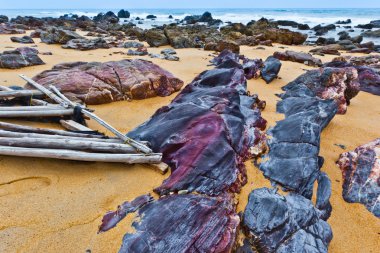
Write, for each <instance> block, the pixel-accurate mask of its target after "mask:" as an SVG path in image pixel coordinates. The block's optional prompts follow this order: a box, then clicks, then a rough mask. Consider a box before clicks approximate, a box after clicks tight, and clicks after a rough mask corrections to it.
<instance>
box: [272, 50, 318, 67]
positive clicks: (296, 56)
mask: <svg viewBox="0 0 380 253" xmlns="http://www.w3.org/2000/svg"><path fill="white" fill-rule="evenodd" d="M273 56H274V57H275V58H277V59H279V60H281V61H293V62H299V63H303V64H305V65H308V66H322V61H321V60H320V59H318V58H315V57H313V56H312V55H311V54H308V53H302V52H295V51H289V50H287V51H285V52H274V53H273Z"/></svg>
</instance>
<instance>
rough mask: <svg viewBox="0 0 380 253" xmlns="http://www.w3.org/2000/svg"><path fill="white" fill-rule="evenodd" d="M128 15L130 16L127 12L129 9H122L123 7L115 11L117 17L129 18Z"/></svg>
mask: <svg viewBox="0 0 380 253" xmlns="http://www.w3.org/2000/svg"><path fill="white" fill-rule="evenodd" d="M130 16H131V14H130V13H129V11H127V10H124V9H121V10H120V11H119V12H118V13H117V17H118V18H129V17H130Z"/></svg>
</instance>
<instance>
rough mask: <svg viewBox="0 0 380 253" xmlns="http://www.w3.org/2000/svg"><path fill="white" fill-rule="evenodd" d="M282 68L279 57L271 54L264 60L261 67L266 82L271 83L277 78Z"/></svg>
mask: <svg viewBox="0 0 380 253" xmlns="http://www.w3.org/2000/svg"><path fill="white" fill-rule="evenodd" d="M280 69H281V62H280V61H279V60H278V59H277V58H275V57H273V56H269V57H268V58H267V59H266V60H265V61H264V67H263V68H262V69H261V77H262V78H263V79H264V81H265V82H266V83H270V82H272V81H273V80H274V79H275V78H277V75H278V73H279V72H280Z"/></svg>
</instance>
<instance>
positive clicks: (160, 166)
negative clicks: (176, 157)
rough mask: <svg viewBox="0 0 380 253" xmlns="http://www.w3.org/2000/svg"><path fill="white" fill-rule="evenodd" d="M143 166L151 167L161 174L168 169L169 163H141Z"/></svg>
mask: <svg viewBox="0 0 380 253" xmlns="http://www.w3.org/2000/svg"><path fill="white" fill-rule="evenodd" d="M141 165H143V166H144V167H148V168H152V169H154V170H156V171H158V172H160V173H161V174H162V175H165V174H166V172H168V170H169V165H167V164H166V163H163V162H160V163H149V164H144V163H142V164H141Z"/></svg>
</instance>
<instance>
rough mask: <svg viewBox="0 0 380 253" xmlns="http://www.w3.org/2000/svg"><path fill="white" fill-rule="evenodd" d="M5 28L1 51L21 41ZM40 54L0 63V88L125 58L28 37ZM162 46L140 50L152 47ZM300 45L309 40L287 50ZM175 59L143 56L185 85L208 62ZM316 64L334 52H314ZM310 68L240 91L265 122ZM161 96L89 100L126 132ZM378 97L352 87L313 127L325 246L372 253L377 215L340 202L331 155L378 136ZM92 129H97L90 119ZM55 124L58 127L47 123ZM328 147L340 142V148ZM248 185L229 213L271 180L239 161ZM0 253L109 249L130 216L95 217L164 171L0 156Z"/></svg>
mask: <svg viewBox="0 0 380 253" xmlns="http://www.w3.org/2000/svg"><path fill="white" fill-rule="evenodd" d="M9 37H11V36H8V35H0V52H2V51H4V50H11V48H7V47H14V48H16V47H20V46H23V45H22V44H17V43H12V42H11V41H10V39H9ZM35 41H36V45H38V47H37V48H38V50H39V51H40V52H47V51H49V52H52V53H53V55H51V56H45V55H41V56H40V57H41V58H42V59H43V60H44V61H45V62H46V65H41V66H34V67H28V68H23V69H19V70H5V69H0V85H4V86H10V85H24V83H25V82H24V81H23V80H22V79H20V78H19V77H18V76H17V75H18V74H21V73H22V74H25V75H27V76H29V77H32V76H34V75H36V74H37V73H39V72H41V71H43V70H46V69H50V68H51V67H52V66H53V65H55V64H58V63H62V62H72V61H102V62H104V61H111V60H115V61H116V60H121V59H132V58H137V57H130V56H126V55H120V54H114V52H118V51H122V52H125V53H126V52H127V51H128V49H119V48H112V49H98V50H95V51H75V50H65V49H62V48H61V47H60V46H59V45H46V44H44V43H39V40H38V39H35ZM279 47H281V45H275V46H274V47H265V50H258V49H255V48H252V47H242V52H241V53H242V54H244V55H246V56H247V57H249V58H263V59H265V58H266V57H267V56H269V55H272V54H273V52H274V51H278V50H284V49H281V48H279ZM161 49H162V48H149V49H148V50H149V52H152V53H159V51H160V50H161ZM286 49H294V50H297V51H305V52H307V51H308V50H309V49H310V47H306V46H297V47H287V48H286ZM176 51H177V53H178V56H179V57H180V58H181V60H180V62H170V61H166V60H160V59H150V58H149V57H139V58H145V59H150V60H151V61H153V62H154V63H156V64H158V65H160V66H161V67H163V68H165V69H167V70H169V71H170V72H172V73H173V74H174V75H175V76H177V77H178V78H180V79H182V80H183V81H184V82H185V84H187V83H189V82H191V81H192V80H193V78H194V77H195V76H196V75H197V74H199V73H200V72H202V71H204V70H206V69H208V68H210V67H208V66H207V65H208V64H209V63H208V61H209V60H210V59H211V57H210V56H209V54H210V53H211V52H207V51H203V50H199V49H181V50H176ZM320 58H321V59H322V60H323V61H324V62H325V61H329V60H331V59H332V58H333V56H325V57H320ZM305 69H309V67H307V66H305V65H303V64H299V63H292V62H283V66H282V69H281V72H280V74H279V76H280V77H281V79H277V80H275V81H274V82H272V83H271V84H270V85H267V84H265V83H264V81H263V80H261V79H259V80H250V81H248V87H249V91H250V92H251V93H257V94H259V97H260V99H262V100H265V101H266V102H267V107H266V109H265V110H264V111H263V113H262V114H263V117H264V118H265V119H266V120H268V126H269V127H270V126H273V125H274V124H275V122H276V121H278V120H280V119H282V118H283V115H281V114H278V113H276V112H275V108H276V102H277V101H278V98H277V97H276V96H275V94H276V93H280V92H281V87H282V86H284V85H285V84H287V83H288V82H290V81H292V80H293V79H295V78H296V77H297V76H299V75H300V74H302V73H304V70H305ZM175 96H176V94H173V95H172V96H170V97H164V98H163V97H157V98H152V99H146V100H140V101H138V100H136V101H131V102H127V101H122V102H115V103H111V104H105V105H99V106H90V107H91V108H93V109H95V110H96V114H98V115H99V116H100V117H101V118H103V119H105V120H106V121H108V122H110V123H111V124H112V125H113V126H115V127H116V128H117V129H118V130H120V131H121V132H124V133H126V132H128V131H129V130H131V129H133V128H134V127H136V126H138V125H139V124H141V123H143V122H144V121H146V120H147V119H148V118H149V117H150V116H151V115H152V114H153V113H154V112H155V111H156V110H157V109H158V108H160V107H161V106H163V105H166V104H168V103H169V102H170V101H171V100H172V99H173V98H174V97H175ZM379 105H380V97H379V96H374V95H371V94H368V93H364V92H361V93H359V95H358V96H357V97H355V98H354V99H353V100H352V104H351V105H350V106H349V107H348V112H347V114H346V115H337V116H336V117H335V118H334V119H333V120H332V122H331V123H330V124H329V126H328V127H327V128H326V129H325V130H324V132H323V134H322V142H321V155H322V156H323V157H324V158H325V164H324V166H323V168H322V170H323V171H325V172H326V173H327V174H328V175H329V177H330V179H331V181H332V187H333V189H332V190H333V194H332V197H331V202H332V206H333V212H332V216H331V218H330V219H329V220H328V223H329V224H330V225H331V226H332V229H333V233H334V238H333V240H332V242H331V244H330V252H334V253H335V252H336V253H340V252H378V250H379V248H380V220H379V219H377V218H375V216H374V215H372V214H371V213H370V212H369V211H367V210H366V209H365V207H364V206H363V205H361V204H349V203H346V202H345V201H344V200H343V198H342V176H341V172H340V170H339V168H338V167H337V166H336V165H335V161H336V160H337V158H338V156H339V154H340V153H343V152H346V151H348V150H352V149H354V148H355V147H357V146H358V145H361V144H364V143H367V142H369V141H371V140H373V139H375V138H378V137H380V129H379V123H380V106H379ZM28 124H30V125H33V126H46V127H52V126H53V125H52V124H42V123H28ZM89 126H90V127H91V128H93V129H99V130H102V131H104V130H103V129H102V128H100V127H99V126H98V125H97V124H96V123H94V122H92V121H89ZM54 127H58V126H54ZM334 144H343V145H345V146H346V147H347V149H346V150H343V149H341V148H340V147H337V146H336V145H334ZM246 164H247V171H248V183H247V185H245V186H244V187H243V189H242V192H241V194H240V195H239V205H238V211H242V210H244V207H245V205H246V203H247V198H248V194H249V193H250V192H251V191H252V190H253V189H255V188H260V187H263V186H270V184H269V181H268V180H266V179H265V178H264V177H263V175H262V173H261V172H260V171H259V170H258V169H257V168H255V167H254V165H253V164H252V162H251V161H248V162H247V163H246ZM0 175H1V177H0V221H1V222H0V252H85V251H86V250H87V249H90V250H91V251H92V252H117V250H118V249H119V247H120V245H121V240H122V238H123V235H124V234H125V233H126V232H127V231H131V228H130V225H131V221H132V220H133V218H134V215H129V216H128V217H127V219H125V220H123V221H122V222H121V223H119V224H118V226H117V227H116V228H114V229H112V230H110V231H109V232H107V233H103V234H97V228H98V226H99V224H100V221H101V218H102V215H103V214H105V213H106V212H107V211H109V210H114V209H116V207H117V206H118V205H119V204H120V203H122V202H124V201H126V200H131V199H133V198H135V197H137V196H139V195H141V194H145V193H147V192H152V189H153V188H154V187H156V186H159V185H160V183H161V182H162V181H163V180H164V179H165V178H166V177H167V176H168V175H169V173H168V174H166V175H161V174H159V173H158V172H156V171H154V170H152V169H149V168H146V167H143V166H140V165H134V166H130V165H123V164H105V163H86V162H73V161H60V160H52V159H37V158H18V157H6V156H0Z"/></svg>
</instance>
